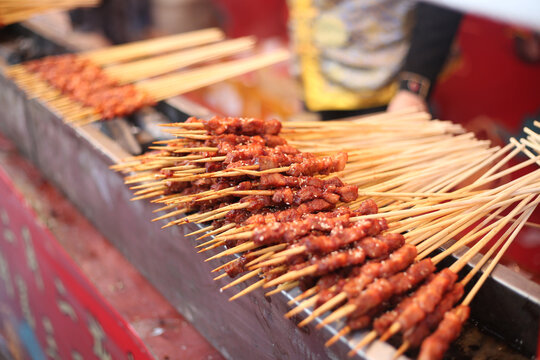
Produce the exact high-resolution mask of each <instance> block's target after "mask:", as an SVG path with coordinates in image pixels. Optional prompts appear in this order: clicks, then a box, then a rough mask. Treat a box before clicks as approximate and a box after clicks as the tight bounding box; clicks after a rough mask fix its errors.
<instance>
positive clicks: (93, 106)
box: [6, 29, 289, 125]
mask: <svg viewBox="0 0 540 360" xmlns="http://www.w3.org/2000/svg"><path fill="white" fill-rule="evenodd" d="M254 46H255V41H254V39H253V38H251V37H245V38H239V39H234V40H224V35H223V33H222V32H221V31H219V30H217V29H205V30H199V31H194V32H190V33H185V34H180V35H173V36H170V37H164V38H158V39H153V40H146V41H140V42H137V43H131V44H127V45H119V46H113V47H110V48H107V49H103V50H97V51H92V52H86V53H81V54H66V55H58V56H49V57H45V58H42V59H38V60H32V61H28V62H26V63H23V64H17V65H14V66H11V67H9V68H8V69H7V72H6V73H7V75H8V76H10V77H11V78H12V79H13V80H14V81H15V83H17V84H18V86H20V87H21V88H22V89H23V90H24V91H25V92H27V93H28V95H29V96H31V97H34V98H39V99H41V100H42V101H45V102H46V103H47V104H48V105H49V106H51V107H52V108H53V109H54V110H55V111H57V112H58V113H60V114H61V115H62V117H63V118H64V119H65V120H66V121H67V122H72V123H76V124H79V125H84V124H87V123H91V122H94V121H97V120H101V119H112V118H115V117H121V116H127V115H130V114H132V113H134V112H136V111H138V110H139V109H141V108H143V107H145V106H151V105H153V104H155V103H156V102H158V101H161V100H164V99H167V98H170V97H173V96H176V95H178V94H181V93H185V92H188V91H192V90H195V89H198V88H200V87H204V86H207V85H210V84H214V83H216V82H219V81H223V80H226V79H229V78H232V77H235V76H238V75H242V74H245V73H248V72H250V71H253V70H257V69H260V68H262V67H265V66H269V65H272V64H275V63H277V62H280V61H284V60H286V59H287V58H288V56H289V54H288V52H287V51H286V50H276V51H272V52H269V53H260V54H254V51H253V50H254ZM249 50H251V51H252V52H251V54H250V55H249V56H244V57H242V58H238V59H235V60H230V61H225V62H222V63H217V64H212V63H209V62H211V61H213V60H217V59H221V58H226V57H231V56H237V55H239V54H241V53H246V52H247V51H249ZM165 52H168V53H166V54H163V55H159V54H161V53H165ZM200 64H205V65H203V66H198V67H193V66H195V65H200ZM179 69H185V70H184V71H182V72H175V73H171V72H174V71H177V70H179Z"/></svg>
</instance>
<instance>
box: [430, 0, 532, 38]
mask: <svg viewBox="0 0 540 360" xmlns="http://www.w3.org/2000/svg"><path fill="white" fill-rule="evenodd" d="M428 2H431V3H434V4H439V5H443V6H446V7H449V8H452V9H456V10H461V11H463V12H466V13H472V14H475V15H481V16H485V17H488V18H492V19H495V20H500V21H503V22H507V23H511V24H514V25H519V26H525V27H528V28H530V29H531V30H537V31H540V0H428Z"/></svg>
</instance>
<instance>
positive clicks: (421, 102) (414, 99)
mask: <svg viewBox="0 0 540 360" xmlns="http://www.w3.org/2000/svg"><path fill="white" fill-rule="evenodd" d="M409 108H410V109H414V110H418V111H428V107H427V103H426V100H425V99H424V98H422V97H421V96H419V95H416V94H415V93H412V92H410V91H407V90H399V91H398V92H397V94H396V95H394V97H393V98H392V100H390V103H389V104H388V108H387V109H386V111H388V112H393V111H399V110H403V109H409Z"/></svg>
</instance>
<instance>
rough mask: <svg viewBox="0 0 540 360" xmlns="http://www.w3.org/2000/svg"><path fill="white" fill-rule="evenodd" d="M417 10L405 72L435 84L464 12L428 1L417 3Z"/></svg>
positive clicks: (404, 66) (403, 70)
mask: <svg viewBox="0 0 540 360" xmlns="http://www.w3.org/2000/svg"><path fill="white" fill-rule="evenodd" d="M414 12H415V13H414V16H415V25H414V28H413V31H412V37H411V47H410V49H409V52H408V53H407V56H406V58H405V63H404V65H403V69H402V72H403V73H410V74H415V75H420V76H422V77H424V78H425V79H427V80H428V81H429V84H433V83H434V82H435V80H436V79H437V76H438V75H439V72H440V71H441V69H442V67H443V65H444V63H445V61H446V58H447V56H448V53H449V52H450V47H451V45H452V41H453V40H454V35H455V34H456V32H457V30H458V27H459V24H460V22H461V18H462V14H461V13H460V12H457V11H454V10H450V9H447V8H442V7H439V6H435V5H432V4H426V3H418V4H417V5H416V8H415V10H414ZM400 87H402V86H400ZM402 88H403V87H402ZM430 88H431V86H430ZM430 90H431V89H430Z"/></svg>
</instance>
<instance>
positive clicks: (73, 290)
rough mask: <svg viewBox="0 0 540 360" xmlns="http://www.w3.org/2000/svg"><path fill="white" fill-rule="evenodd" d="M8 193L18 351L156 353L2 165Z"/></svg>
mask: <svg viewBox="0 0 540 360" xmlns="http://www.w3.org/2000/svg"><path fill="white" fill-rule="evenodd" d="M0 199H1V200H0V334H1V335H2V336H3V337H4V339H5V341H6V343H7V346H8V349H9V351H10V352H11V353H12V355H13V356H14V357H15V358H32V359H45V358H52V359H82V358H84V359H92V358H98V359H132V358H135V359H151V358H152V357H151V356H150V355H149V352H148V350H147V349H146V347H145V346H144V344H143V343H142V342H141V341H140V340H139V339H138V337H137V336H136V335H135V333H134V332H133V330H132V329H131V328H130V326H129V324H127V323H126V322H125V321H124V320H123V319H122V318H121V317H120V315H119V314H118V313H116V311H115V310H113V308H112V307H111V306H110V305H109V304H107V303H106V301H105V300H104V299H103V298H101V296H100V295H99V294H98V293H97V291H96V290H95V289H94V288H93V287H92V285H91V284H90V283H89V282H88V280H86V278H85V277H84V276H83V275H82V274H81V273H80V272H79V270H78V269H77V267H76V265H75V264H74V263H73V262H72V261H71V259H70V258H69V257H68V255H67V254H66V253H65V251H64V250H63V249H62V248H61V247H60V245H59V244H57V243H56V240H55V239H54V237H53V236H52V234H51V233H50V232H49V231H48V230H47V229H45V228H44V227H42V226H41V225H39V223H38V222H37V219H36V217H35V215H34V213H33V212H32V211H31V210H30V209H29V208H28V207H26V206H25V204H24V200H23V198H22V197H21V196H20V194H18V193H17V191H16V190H15V188H14V186H13V184H12V182H11V181H10V179H9V178H8V177H7V175H6V174H5V173H4V171H3V170H2V169H1V168H0ZM73 241H77V239H76V238H74V239H73Z"/></svg>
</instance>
